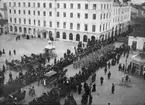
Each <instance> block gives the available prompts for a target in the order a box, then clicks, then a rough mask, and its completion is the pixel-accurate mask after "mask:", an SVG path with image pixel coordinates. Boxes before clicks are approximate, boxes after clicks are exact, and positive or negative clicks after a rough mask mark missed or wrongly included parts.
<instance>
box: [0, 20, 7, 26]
mask: <svg viewBox="0 0 145 105" xmlns="http://www.w3.org/2000/svg"><path fill="white" fill-rule="evenodd" d="M7 23H8V20H6V19H0V25H1V26H3V25H5V24H7Z"/></svg>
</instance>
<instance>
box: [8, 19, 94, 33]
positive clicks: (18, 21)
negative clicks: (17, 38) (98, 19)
mask: <svg viewBox="0 0 145 105" xmlns="http://www.w3.org/2000/svg"><path fill="white" fill-rule="evenodd" d="M22 21H23V23H24V24H26V19H21V18H19V19H17V18H14V23H19V24H22ZM27 21H28V23H29V25H32V22H33V25H36V20H31V19H28V20H27ZM10 23H13V20H12V18H10ZM67 24H68V23H66V22H63V28H66V26H67ZM37 25H38V26H40V20H37ZM43 26H44V27H46V21H43ZM76 26H77V30H80V27H81V25H80V24H79V23H77V25H76ZM49 27H52V21H50V22H49ZM69 27H70V29H74V24H73V23H70V24H69ZM57 28H60V22H57ZM84 31H88V24H84ZM92 32H96V25H92Z"/></svg>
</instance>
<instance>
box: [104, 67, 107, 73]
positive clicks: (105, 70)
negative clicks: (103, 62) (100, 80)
mask: <svg viewBox="0 0 145 105" xmlns="http://www.w3.org/2000/svg"><path fill="white" fill-rule="evenodd" d="M104 73H105V75H106V73H107V67H105V69H104Z"/></svg>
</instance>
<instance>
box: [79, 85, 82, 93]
mask: <svg viewBox="0 0 145 105" xmlns="http://www.w3.org/2000/svg"><path fill="white" fill-rule="evenodd" d="M81 91H82V84H81V83H80V84H79V86H78V94H81Z"/></svg>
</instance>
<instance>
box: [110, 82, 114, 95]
mask: <svg viewBox="0 0 145 105" xmlns="http://www.w3.org/2000/svg"><path fill="white" fill-rule="evenodd" d="M114 91H115V85H114V83H112V89H111V92H112V94H114Z"/></svg>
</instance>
